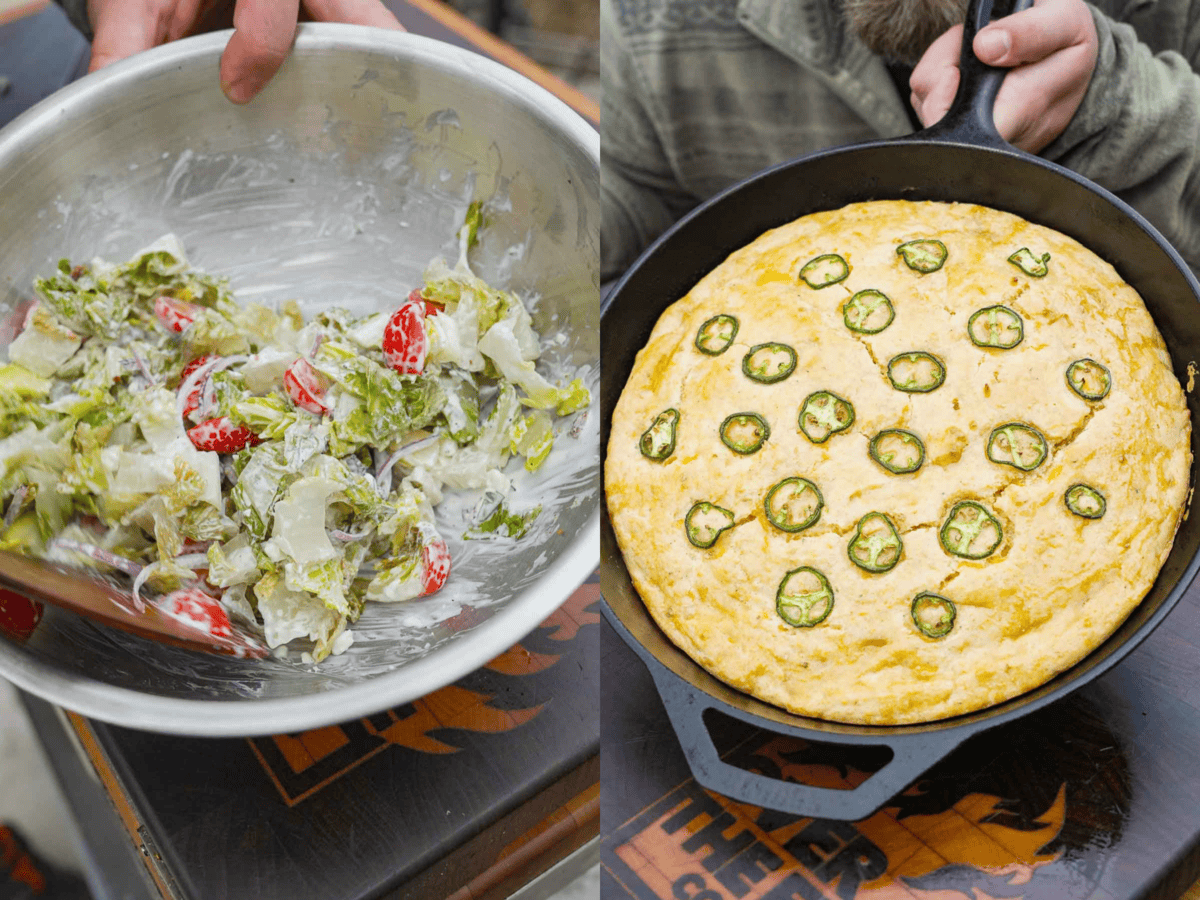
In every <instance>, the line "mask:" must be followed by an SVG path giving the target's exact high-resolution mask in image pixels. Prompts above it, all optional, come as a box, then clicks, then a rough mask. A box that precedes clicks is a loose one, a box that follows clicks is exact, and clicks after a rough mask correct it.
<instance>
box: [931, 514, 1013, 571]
mask: <svg viewBox="0 0 1200 900" xmlns="http://www.w3.org/2000/svg"><path fill="white" fill-rule="evenodd" d="M938 538H939V539H940V540H941V542H942V549H943V550H945V551H946V552H947V553H949V554H951V555H952V556H960V557H962V558H963V559H984V558H985V557H988V556H991V555H992V554H993V553H995V552H996V548H997V547H999V546H1000V542H1001V541H1002V540H1004V529H1003V528H1002V527H1001V526H1000V520H999V519H997V518H996V517H995V516H993V515H992V514H991V513H990V512H989V511H988V510H987V509H985V508H984V507H983V506H982V505H981V504H979V503H976V502H975V501H974V500H960V501H959V502H958V503H955V504H954V506H953V507H952V508H951V510H950V515H948V516H946V521H945V523H944V524H943V525H942V530H941V531H939V532H938Z"/></svg>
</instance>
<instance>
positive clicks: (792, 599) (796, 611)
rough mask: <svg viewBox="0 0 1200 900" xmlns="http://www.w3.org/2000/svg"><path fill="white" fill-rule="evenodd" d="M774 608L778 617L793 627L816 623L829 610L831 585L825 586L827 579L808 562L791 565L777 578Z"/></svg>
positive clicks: (804, 626)
mask: <svg viewBox="0 0 1200 900" xmlns="http://www.w3.org/2000/svg"><path fill="white" fill-rule="evenodd" d="M775 611H776V612H778V613H779V618H781V619H783V621H785V622H787V623H788V624H789V625H795V626H796V627H797V628H812V627H813V626H814V625H819V624H820V623H821V622H824V621H825V620H826V619H827V618H828V617H829V614H830V613H831V612H832V611H833V588H831V587H830V586H829V579H828V578H826V577H825V576H824V575H822V574H821V573H820V572H818V571H817V570H816V569H814V568H813V567H812V566H800V568H798V569H792V570H791V571H790V572H788V573H787V574H786V575H784V576H783V581H781V582H779V590H778V591H776V592H775Z"/></svg>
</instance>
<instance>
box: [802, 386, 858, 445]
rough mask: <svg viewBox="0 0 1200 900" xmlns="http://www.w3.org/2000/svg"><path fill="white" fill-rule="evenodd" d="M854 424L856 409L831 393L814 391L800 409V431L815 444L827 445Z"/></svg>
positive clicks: (848, 402)
mask: <svg viewBox="0 0 1200 900" xmlns="http://www.w3.org/2000/svg"><path fill="white" fill-rule="evenodd" d="M853 424H854V407H853V406H852V405H851V404H850V401H849V400H844V399H842V398H841V397H839V396H838V395H837V394H835V393H833V392H831V391H814V392H813V393H811V394H809V395H808V396H807V397H805V398H804V405H803V406H801V407H800V430H801V431H802V432H804V436H805V437H806V438H808V439H809V440H810V441H812V442H813V443H814V444H823V443H825V442H826V441H827V440H829V438H830V436H831V435H834V434H837V433H838V432H839V431H845V430H846V429H847V428H849V427H850V426H851V425H853Z"/></svg>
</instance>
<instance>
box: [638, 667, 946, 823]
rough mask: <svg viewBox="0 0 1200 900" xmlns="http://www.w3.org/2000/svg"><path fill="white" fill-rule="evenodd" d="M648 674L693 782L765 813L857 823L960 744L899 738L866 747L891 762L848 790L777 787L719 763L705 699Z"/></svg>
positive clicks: (657, 670)
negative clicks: (888, 755)
mask: <svg viewBox="0 0 1200 900" xmlns="http://www.w3.org/2000/svg"><path fill="white" fill-rule="evenodd" d="M649 669H650V674H651V675H652V676H653V677H654V683H655V686H656V687H657V688H658V693H659V695H660V696H661V697H662V701H663V705H664V706H665V707H666V710H667V715H668V716H669V717H670V719H671V725H672V726H673V727H674V729H675V734H676V736H677V737H678V738H679V744H680V747H681V748H682V749H683V754H684V756H685V757H686V758H687V762H688V766H689V767H690V768H691V770H692V775H693V776H694V777H695V779H696V781H697V782H698V783H699V784H701V785H702V786H704V787H706V788H708V789H709V790H712V791H716V792H717V793H718V794H723V795H724V796H726V797H729V798H731V799H733V800H738V801H741V802H743V803H750V804H752V805H754V806H761V807H764V808H766V809H774V810H779V811H782V812H788V813H792V814H794V815H803V816H811V817H813V818H817V819H840V820H844V821H849V822H857V821H859V820H861V819H865V818H867V817H868V816H870V815H872V814H873V813H875V812H877V811H878V810H879V809H881V808H882V807H883V806H884V805H886V804H887V802H888V801H889V800H891V799H892V798H893V797H895V796H896V795H897V794H899V793H900V792H901V791H903V790H904V789H905V788H906V787H908V786H909V785H910V784H912V783H913V782H914V781H916V780H917V778H919V777H920V776H921V774H922V773H923V772H925V771H926V770H928V769H929V768H930V767H931V766H933V765H934V764H935V763H937V762H938V761H939V760H941V759H942V758H943V757H945V756H947V755H949V754H950V752H951V751H952V750H954V749H955V748H956V747H957V746H958V745H959V744H960V743H961V742H962V740H963V739H964V738H963V737H959V736H956V735H951V734H948V733H945V732H930V733H929V734H905V735H903V738H902V739H898V740H897V741H896V742H895V743H889V742H888V741H886V740H885V741H882V742H880V741H871V742H870V743H872V744H882V745H883V746H886V747H888V748H889V749H891V751H892V753H893V756H892V759H891V761H889V762H888V764H887V765H885V766H884V767H883V768H882V769H880V770H879V771H878V772H876V773H875V774H873V775H871V776H870V777H869V778H868V779H867V780H866V781H864V782H863V783H862V784H860V785H859V786H858V787H856V788H853V789H850V790H837V789H834V788H821V787H813V786H812V785H807V784H799V783H797V782H794V781H780V780H778V779H775V778H768V777H766V776H765V775H759V774H757V773H755V772H747V771H746V770H745V769H739V768H738V767H737V766H733V765H730V764H729V763H727V762H725V761H723V760H722V759H721V758H720V756H719V755H718V753H717V748H716V746H715V745H714V744H713V740H712V736H711V735H710V734H709V733H708V728H707V727H706V726H705V724H704V712H705V710H707V709H715V708H716V707H715V706H714V704H713V703H712V702H710V700H709V698H708V696H707V695H706V694H704V693H703V692H702V691H699V690H697V689H696V688H693V687H692V686H691V685H689V684H688V683H687V682H685V681H684V680H683V679H681V678H679V677H677V676H675V675H674V674H673V673H671V672H669V671H668V670H666V669H665V667H659V666H655V665H651V666H649ZM781 730H783V729H781ZM840 742H846V743H848V744H849V745H850V746H862V745H863V744H865V743H867V742H866V741H859V740H856V739H853V738H851V739H849V740H848V741H847V740H846V739H845V738H840Z"/></svg>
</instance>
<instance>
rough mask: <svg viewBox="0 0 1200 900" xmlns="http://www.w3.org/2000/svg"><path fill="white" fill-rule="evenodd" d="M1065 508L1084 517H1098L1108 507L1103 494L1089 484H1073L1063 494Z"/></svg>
mask: <svg viewBox="0 0 1200 900" xmlns="http://www.w3.org/2000/svg"><path fill="white" fill-rule="evenodd" d="M1063 501H1064V502H1065V503H1066V504H1067V509H1069V510H1070V511H1071V512H1073V513H1075V515H1077V516H1082V517H1083V518H1085V519H1099V518H1100V517H1101V516H1102V515H1104V511H1105V510H1106V509H1108V503H1107V502H1105V500H1104V495H1103V494H1102V493H1100V492H1099V491H1098V490H1096V489H1095V488H1094V487H1092V486H1091V485H1090V484H1073V485H1071V486H1070V487H1069V488H1067V492H1066V493H1065V494H1063Z"/></svg>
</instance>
